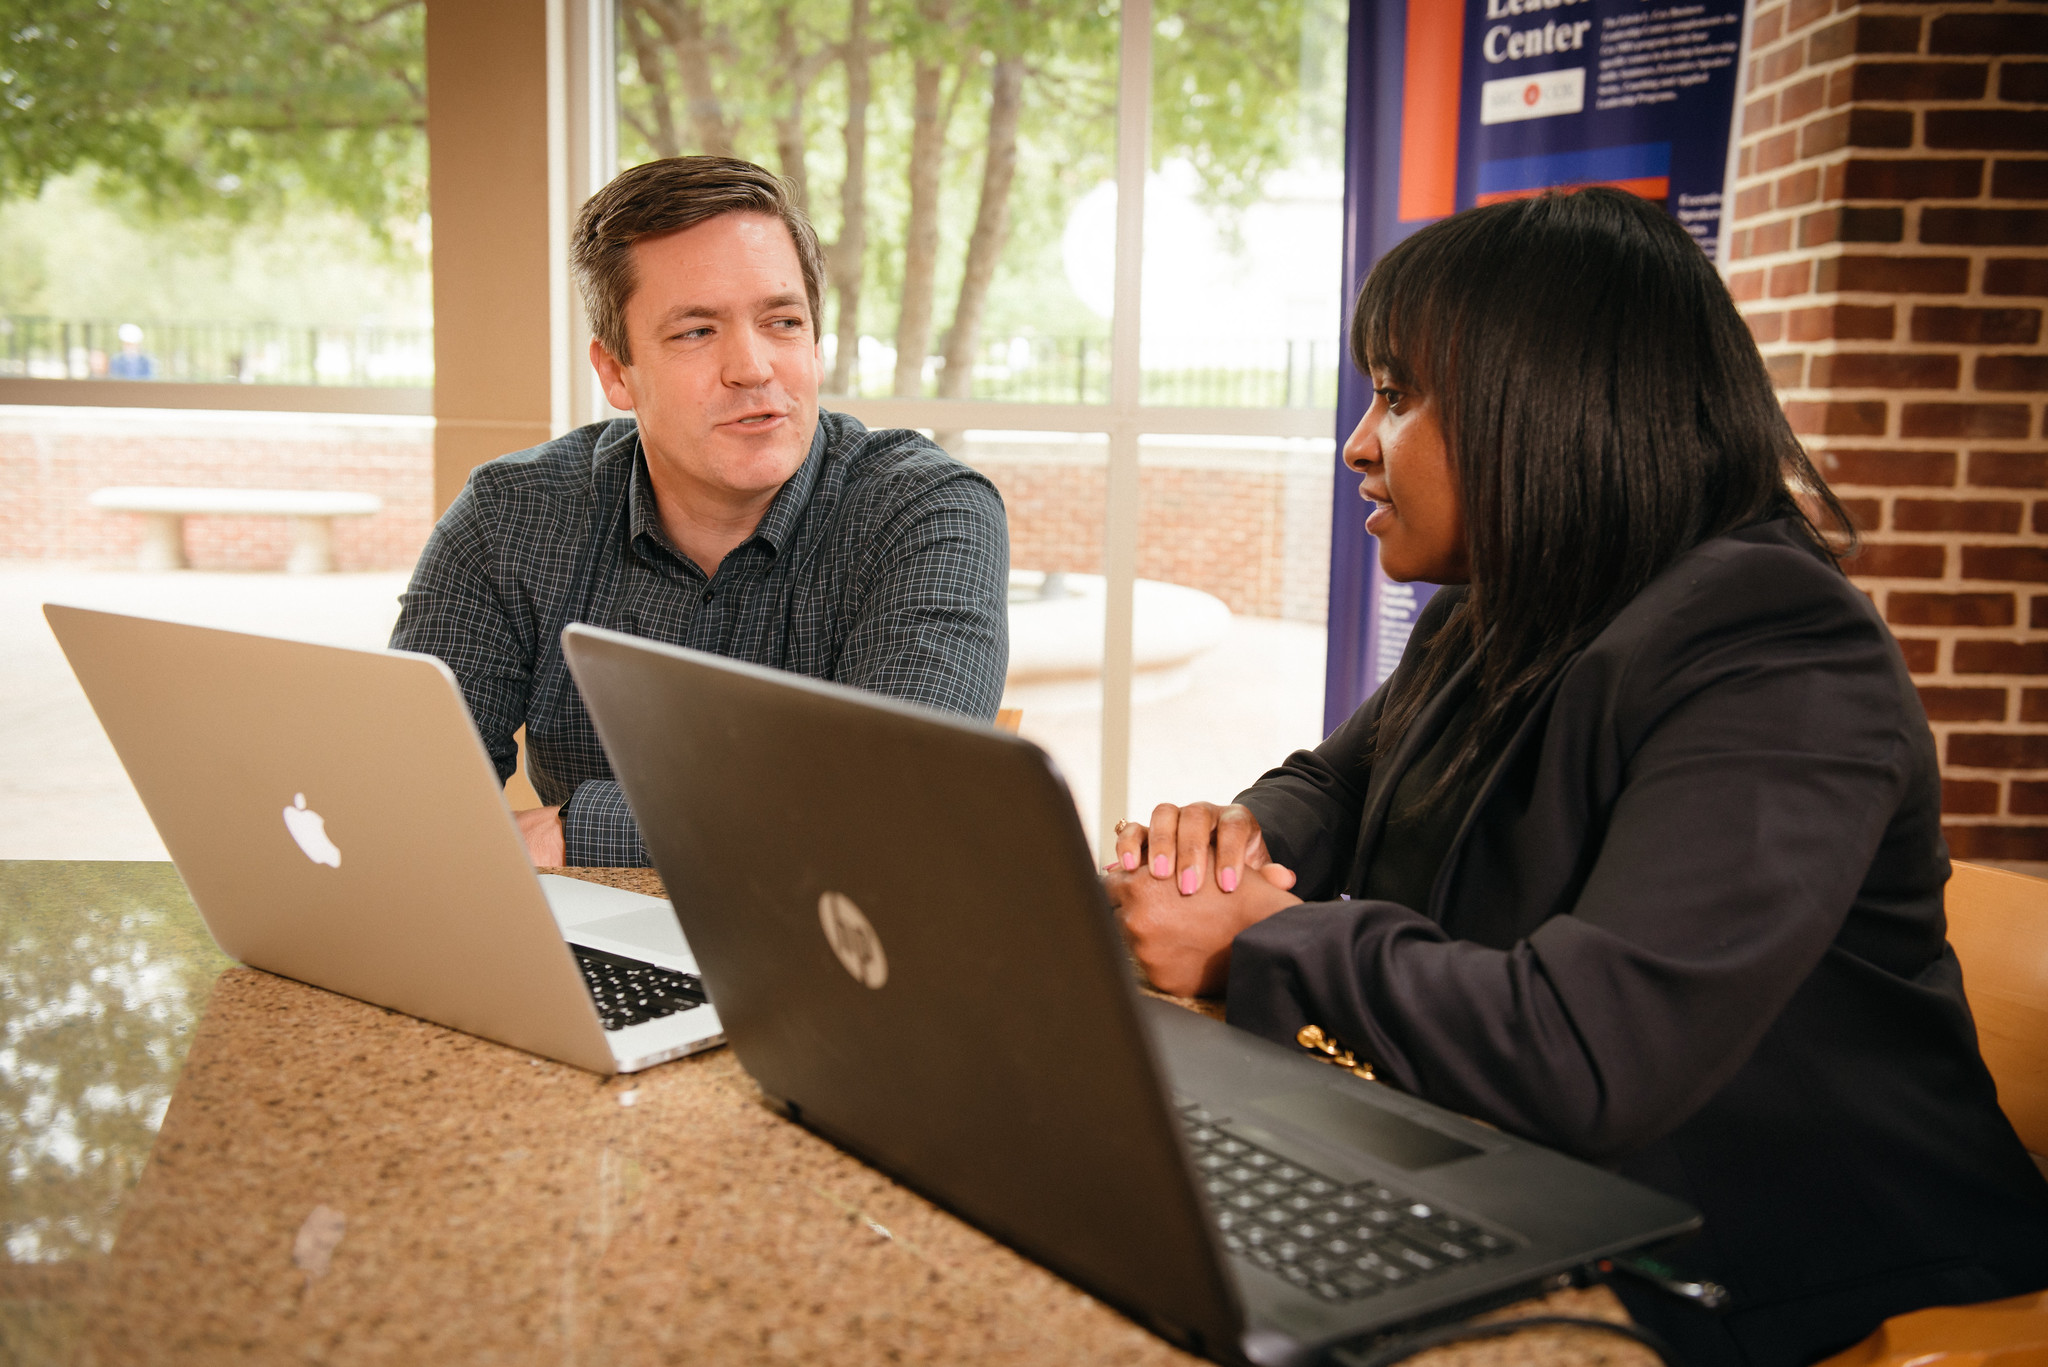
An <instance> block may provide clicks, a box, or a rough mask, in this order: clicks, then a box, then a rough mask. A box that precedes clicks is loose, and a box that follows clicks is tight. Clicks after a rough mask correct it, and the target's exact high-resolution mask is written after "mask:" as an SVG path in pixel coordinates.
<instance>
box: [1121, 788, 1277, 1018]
mask: <svg viewBox="0 0 2048 1367" xmlns="http://www.w3.org/2000/svg"><path fill="white" fill-rule="evenodd" d="M1104 882H1105V883H1106V885H1107V886H1108V889H1109V896H1110V900H1111V901H1112V902H1114V903H1115V904H1116V908H1117V921H1118V924H1120V925H1121V926H1122V928H1123V933H1124V939H1125V941H1126V942H1127V943H1128V944H1129V945H1130V947H1131V954H1132V956H1133V957H1135V958H1136V959H1137V961H1138V965H1139V967H1141V968H1143V969H1144V970H1145V976H1146V978H1147V979H1149V980H1150V982H1151V983H1152V985H1153V986H1154V987H1156V988H1158V989H1159V990H1160V991H1162V992H1171V993H1174V994H1175V995H1177V996H1183V997H1203V996H1215V995H1217V994H1219V993H1221V992H1222V990H1223V983H1224V979H1225V977H1226V976H1227V975H1228V973H1229V970H1230V942H1231V941H1232V940H1234V939H1236V938H1237V935H1238V932H1240V931H1242V930H1244V929H1245V928H1246V927H1247V926H1253V925H1257V924H1258V923H1259V922H1260V921H1263V920H1265V919H1266V918H1267V917H1268V916H1271V915H1272V914H1273V913H1274V912H1276V911H1279V910H1281V909H1282V908H1284V907H1290V906H1294V905H1295V904H1297V903H1299V902H1300V901H1301V899H1300V898H1299V897H1296V896H1295V895H1294V893H1293V892H1292V891H1290V889H1292V888H1293V887H1294V871H1293V870H1292V869H1289V868H1287V867H1286V866H1284V865H1281V864H1276V863H1274V862H1273V860H1272V856H1271V855H1270V854H1268V853H1267V850H1266V840H1265V836H1264V834H1263V833H1262V832H1261V831H1260V829H1259V819H1258V818H1257V817H1255V816H1253V815H1252V814H1251V812H1250V810H1249V809H1247V808H1245V807H1243V806H1240V805H1238V804H1236V803H1232V804H1231V805H1229V806H1227V807H1219V806H1217V805H1216V804H1215V803H1213V802H1195V803H1190V804H1189V805H1187V806H1185V807H1176V806H1173V805H1172V804H1171V803H1161V804H1160V805H1159V806H1157V807H1155V808H1153V810H1152V821H1151V824H1150V825H1146V824H1144V823H1142V822H1137V821H1120V822H1118V823H1117V830H1116V858H1115V859H1114V860H1112V861H1111V862H1110V864H1109V866H1108V870H1107V873H1106V874H1105V877H1104Z"/></svg>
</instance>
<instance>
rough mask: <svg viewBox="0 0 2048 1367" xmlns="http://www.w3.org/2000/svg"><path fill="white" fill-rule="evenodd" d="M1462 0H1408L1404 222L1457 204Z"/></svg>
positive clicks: (1450, 209) (1438, 214)
mask: <svg viewBox="0 0 2048 1367" xmlns="http://www.w3.org/2000/svg"><path fill="white" fill-rule="evenodd" d="M1464 48H1465V0H1408V47H1407V51H1406V53H1405V54H1404V57H1403V62H1402V67H1401V193H1400V209H1399V213H1400V217H1401V221H1402V222H1404V223H1407V222H1412V221H1413V220H1415V219H1418V218H1442V217H1444V216H1445V215H1446V214H1449V213H1453V212H1455V211H1456V209H1457V207H1458V203H1457V195H1458V94H1459V91H1458V83H1459V74H1460V72H1461V71H1462V69H1463V66H1464V58H1465V52H1464Z"/></svg>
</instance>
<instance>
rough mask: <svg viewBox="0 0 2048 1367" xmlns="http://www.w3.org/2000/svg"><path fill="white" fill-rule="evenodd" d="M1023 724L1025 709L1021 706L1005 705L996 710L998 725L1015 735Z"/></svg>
mask: <svg viewBox="0 0 2048 1367" xmlns="http://www.w3.org/2000/svg"><path fill="white" fill-rule="evenodd" d="M1023 724H1024V709H1023V708H1021V707H1004V708H1000V709H998V710H997V712H996V726H997V727H998V728H999V729H1001V730H1004V731H1008V732H1009V733H1010V734H1011V735H1013V736H1014V735H1015V734H1017V728H1018V727H1020V726H1022V725H1023Z"/></svg>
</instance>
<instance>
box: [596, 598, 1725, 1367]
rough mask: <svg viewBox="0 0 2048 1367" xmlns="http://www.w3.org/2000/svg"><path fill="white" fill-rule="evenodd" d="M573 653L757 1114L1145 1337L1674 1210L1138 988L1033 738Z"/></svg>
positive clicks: (1398, 1314) (1437, 1297)
mask: <svg viewBox="0 0 2048 1367" xmlns="http://www.w3.org/2000/svg"><path fill="white" fill-rule="evenodd" d="M564 648H565V650H566V652H567V654H568V659H569V664H570V668H571V669H572V670H573V672H574V674H575V676H576V682H577V685H578V687H579V688H580V689H581V691H582V694H583V698H584V701H585V703H586V704H587V705H588V706H589V708H590V712H591V715H592V717H593V718H595V720H596V723H597V729H598V733H599V735H600V737H601V738H602V739H603V741H604V744H605V748H606V750H607V751H608V752H609V753H610V754H611V756H612V759H613V767H614V769H615V770H616V772H617V773H618V776H619V779H620V782H621V783H622V784H623V785H624V787H625V791H626V797H627V800H628V801H629V802H630V803H631V804H632V807H633V810H634V812H635V814H636V815H637V816H638V818H639V821H640V828H641V833H642V836H643V838H644V839H645V840H646V842H647V846H648V849H649V850H650V851H651V852H652V854H653V856H654V861H655V865H656V867H658V868H659V869H660V870H661V872H662V875H663V877H664V879H665V880H666V881H667V884H668V887H669V890H670V891H671V893H672V894H673V895H674V896H675V900H676V910H677V913H678V915H679V916H680V918H681V920H682V923H683V927H684V929H685V930H686V931H687V932H688V934H689V937H690V943H691V944H692V945H693V946H695V948H696V950H697V953H698V956H699V958H700V959H701V961H702V963H703V965H704V976H705V981H706V983H707V984H708V985H709V987H710V989H711V992H712V994H713V995H714V996H715V997H716V998H717V1001H718V1004H719V1010H720V1012H721V1014H722V1016H723V1019H724V1021H725V1026H726V1030H727V1032H728V1033H729V1035H730V1036H731V1040H732V1046H733V1049H734V1050H735V1051H736V1053H737V1054H738V1056H739V1060H740V1062H741V1063H742V1064H743V1065H744V1066H745V1067H746V1069H747V1071H748V1072H749V1073H751V1074H752V1075H753V1077H754V1079H755V1081H757V1082H758V1083H759V1084H760V1085H761V1088H762V1090H763V1091H765V1092H766V1093H767V1094H768V1096H769V1098H770V1099H771V1101H772V1102H773V1103H774V1104H775V1105H777V1106H778V1107H779V1108H780V1109H781V1110H782V1111H783V1112H784V1113H785V1114H787V1115H789V1116H791V1117H792V1118H794V1119H796V1120H799V1121H800V1122H802V1123H803V1124H805V1125H807V1126H809V1127H811V1128H813V1129H815V1130H817V1131H818V1132H819V1133H821V1134H823V1135H824V1136H826V1137H827V1138H829V1139H831V1140H833V1141H834V1142H836V1143H838V1144H840V1145H841V1146H842V1147H844V1148H847V1149H849V1150H851V1151H852V1152H854V1153H856V1154H858V1155H859V1156H861V1157H862V1158H864V1159H866V1160H867V1161H869V1162H871V1163H873V1164H874V1165H875V1166H877V1167H879V1168H882V1169H885V1170H886V1171H888V1172H890V1173H893V1174H894V1175H895V1176H897V1177H898V1178H900V1179H902V1180H903V1181H905V1182H907V1183H908V1184H910V1185H912V1186H915V1187H917V1188H919V1189H920V1190H922V1191H924V1192H926V1193H927V1194H928V1195H930V1196H931V1197H933V1198H934V1199H935V1200H937V1201H938V1202H940V1203H941V1204H943V1205H945V1206H947V1207H949V1208H951V1209H952V1210H954V1211H956V1212H958V1213H959V1214H960V1215H962V1216H964V1217H965V1218H967V1219H969V1220H971V1221H973V1222H974V1223H976V1224H978V1225H980V1226H981V1227H982V1228H984V1229H986V1230H988V1231H989V1232H990V1233H991V1234H994V1235H995V1236H996V1237H998V1238H1000V1239H1002V1240H1004V1241H1005V1242H1007V1243H1010V1244H1012V1245H1014V1246H1015V1247H1017V1248H1018V1249H1020V1250H1022V1251H1023V1252H1025V1253H1027V1254H1029V1255H1030V1256H1031V1257H1033V1258H1036V1259H1037V1260H1039V1261H1040V1262H1042V1263H1045V1264H1046V1265H1047V1266H1049V1267H1051V1268H1053V1269H1054V1270H1055V1271H1057V1272H1060V1273H1061V1274H1063V1275H1065V1276H1066V1277H1068V1278H1070V1279H1071V1280H1073V1281H1075V1282H1077V1283H1079V1284H1080V1285H1082V1286H1084V1287H1086V1288H1087V1289H1088V1290H1090V1291H1092V1292H1094V1293H1095V1294H1096V1295H1098V1296H1100V1297H1102V1298H1103V1299H1104V1300H1106V1301H1108V1302H1110V1303H1112V1304H1114V1305H1117V1306H1119V1307H1121V1308H1122V1309H1124V1310H1125V1311H1126V1312H1127V1313H1129V1314H1131V1315H1132V1316H1134V1317H1135V1318H1137V1319H1139V1320H1140V1321H1141V1322H1143V1323H1145V1324H1147V1325H1150V1326H1151V1327H1152V1328H1154V1329H1155V1330H1157V1331H1158V1332H1159V1333H1160V1334H1162V1335H1164V1336H1166V1337H1168V1338H1170V1339H1172V1340H1174V1341H1176V1342H1178V1343H1182V1344H1185V1345H1188V1346H1190V1347H1193V1348H1195V1349H1197V1350H1199V1351H1202V1352H1205V1353H1207V1354H1209V1355H1211V1356H1213V1357H1216V1358H1218V1359H1219V1360H1223V1361H1231V1362H1237V1361H1245V1360H1249V1361H1252V1362H1256V1363H1296V1362H1303V1361H1307V1360H1310V1359H1312V1358H1315V1357H1317V1356H1318V1355H1320V1354H1323V1353H1325V1352H1328V1351H1331V1350H1335V1349H1340V1347H1341V1346H1342V1345H1346V1344H1356V1343H1358V1342H1359V1341H1361V1339H1362V1338H1364V1337H1367V1336H1370V1335H1373V1334H1376V1333H1379V1332H1382V1331H1385V1330H1387V1329H1389V1328H1393V1327H1397V1326H1401V1327H1405V1326H1412V1325H1415V1324H1418V1323H1426V1322H1428V1321H1430V1320H1431V1319H1433V1318H1438V1317H1445V1316H1452V1315H1462V1314H1466V1313H1470V1312H1471V1311H1472V1310H1474V1309H1477V1308H1480V1307H1483V1306H1485V1305H1487V1304H1489V1303H1498V1302H1502V1301H1505V1300H1509V1299H1514V1298H1518V1297H1520V1296H1522V1295H1526V1294H1528V1293H1529V1292H1530V1291H1532V1290H1534V1289H1536V1288H1539V1287H1542V1286H1544V1285H1546V1284H1548V1283H1549V1281H1550V1279H1553V1278H1556V1277H1558V1276H1560V1275H1570V1274H1571V1273H1573V1272H1574V1271H1575V1270H1576V1269H1578V1268H1581V1267H1582V1266H1584V1265H1587V1264H1590V1263H1593V1262H1595V1261H1596V1260H1598V1259H1602V1258H1606V1257H1610V1256H1612V1255H1616V1254H1620V1253H1623V1252H1625V1251H1627V1250H1630V1249H1634V1248H1638V1247H1641V1246H1643V1245H1646V1244H1650V1243H1653V1242H1656V1241H1660V1240H1662V1239H1665V1238H1668V1237H1670V1236H1674V1235H1677V1234H1680V1233H1683V1232H1685V1231H1687V1230H1690V1229H1692V1228H1693V1227H1694V1226H1696V1225H1697V1224H1698V1220H1699V1217H1698V1215H1697V1214H1696V1213H1695V1212H1694V1211H1692V1210H1691V1209H1690V1208H1688V1207H1687V1206H1685V1205H1683V1204H1681V1203H1680V1202H1677V1201H1674V1200H1672V1199H1670V1198H1668V1197H1666V1196H1663V1195H1661V1194H1659V1193H1657V1192H1654V1191H1650V1190H1648V1189H1646V1188H1644V1187H1641V1186H1638V1185H1636V1184H1634V1183H1631V1182H1628V1181H1624V1180H1623V1179H1621V1178H1619V1177H1616V1176H1615V1175H1613V1174H1612V1173H1608V1172H1605V1171H1603V1170H1601V1169H1599V1168H1595V1167H1592V1166H1590V1165H1588V1164H1585V1163H1581V1162H1578V1161H1576V1160H1574V1159H1571V1158H1567V1157H1565V1156H1564V1155H1562V1154H1558V1153H1555V1152H1552V1151H1550V1150H1548V1149H1545V1148H1542V1147H1540V1146H1538V1145H1535V1144H1531V1143H1528V1142H1526V1141H1523V1140H1520V1139H1517V1138H1515V1137H1513V1136H1511V1135H1507V1134H1503V1133H1501V1132H1500V1131H1498V1130H1495V1129H1492V1128H1489V1127H1487V1126H1484V1125H1480V1124H1477V1123H1475V1122H1473V1121H1470V1120H1466V1119H1463V1118H1462V1117H1459V1116H1457V1115H1454V1114H1452V1113H1450V1112H1448V1111H1445V1110H1442V1109H1440V1108H1438V1107H1435V1106H1432V1105H1429V1104H1428V1103H1426V1102H1424V1101H1421V1100H1419V1099H1417V1098H1415V1097H1411V1096H1408V1095H1405V1094H1403V1093H1401V1092H1398V1091H1396V1090H1394V1089H1393V1088H1391V1087H1386V1086H1381V1085H1378V1084H1375V1083H1369V1082H1364V1081H1360V1080H1359V1079H1357V1078H1354V1077H1352V1076H1350V1075H1349V1073H1348V1072H1346V1071H1344V1070H1342V1069H1338V1068H1332V1067H1329V1066H1327V1065H1325V1064H1323V1063H1321V1062H1318V1061H1313V1060H1312V1059H1310V1058H1309V1057H1307V1056H1305V1055H1304V1054H1303V1053H1302V1052H1301V1051H1299V1050H1294V1049H1288V1048H1283V1047H1281V1046H1279V1045H1276V1044H1273V1043H1271V1042H1269V1041H1267V1040H1264V1039H1261V1038H1258V1037H1256V1036H1254V1035H1251V1034H1248V1033H1246V1032H1244V1031H1242V1030H1235V1029H1232V1028H1230V1027H1229V1026H1226V1025H1223V1024H1221V1023H1219V1022H1216V1021H1213V1020H1210V1019H1208V1018H1206V1017H1203V1016H1198V1015H1195V1014H1194V1013H1192V1012H1189V1011H1185V1010H1183V1009H1181V1008H1180V1007H1178V1006H1174V1005H1170V1004H1168V1003H1165V1002H1161V1001H1157V1000H1150V999H1145V998H1142V997H1141V996H1140V994H1139V993H1138V991H1137V989H1136V986H1135V984H1134V981H1133V973H1132V969H1131V964H1130V960H1129V958H1128V956H1127V955H1126V953H1125V950H1124V947H1123V944H1122V942H1121V940H1120V938H1119V936H1118V933H1117V930H1116V926H1115V922H1114V919H1113V917H1112V915H1111V911H1110V907H1109V904H1108V900H1107V898H1106V897H1105V895H1104V893H1103V891H1102V887H1101V884H1100V883H1099V882H1098V881H1097V878H1096V874H1095V869H1094V864H1093V861H1092V859H1091V858H1090V856H1089V851H1088V845H1087V842H1086V840H1085V839H1084V838H1083V836H1082V833H1081V825H1080V821H1079V820H1078V818H1077V817H1076V815H1075V811H1074V806H1073V802H1072V800H1071V798H1070V797H1069V795H1068V793H1067V790H1066V786H1065V785H1064V784H1063V783H1062V782H1061V780H1060V778H1059V776H1058V774H1057V773H1056V772H1055V771H1054V770H1053V768H1052V765H1051V762H1050V761H1049V760H1048V759H1047V758H1046V756H1045V754H1044V752H1042V751H1040V750H1039V749H1038V748H1037V747H1036V746H1034V745H1032V744H1031V743H1030V742H1028V741H1024V740H1020V739H1018V738H1016V737H1013V736H1009V735H1006V734H1003V733H1000V732H998V731H995V730H993V729H991V728H989V727H986V726H981V725H976V724H972V723H968V722H965V721H962V720H961V719H958V718H951V717H945V716H942V715H940V714H938V713H935V712H928V711H925V710H923V709H920V708H914V707H910V706H907V705H904V704H901V703H896V702H891V701H888V700H886V699H880V698H876V697H874V696H872V695H869V694H864V693H857V692H854V691H853V690H850V689H845V688H840V687H837V686H834V685H831V684H825V683H819V682H816V681H813V680H808V679H801V678H797V677H794V676H792V675H788V674H783V673H777V672H774V671H770V670H765V669H759V668H755V667H753V666H750V665H743V664H737V663H735V662H733V661H730V660H723V659H719V658H717V657H715V656H710V655H705V654H702V653H699V652H695V651H688V650H682V649H678V648H676V647H671V646H661V645H656V644H653V643H650V642H646V641H642V640H638V639H635V638H633V637H628V636H621V635H619V634H617V633H615V632H607V631H600V630H597V629H594V628H589V627H582V626H572V627H571V628H569V630H568V631H567V633H565V635H564ZM1339 1355H1340V1356H1341V1355H1342V1353H1341V1351H1340V1353H1339Z"/></svg>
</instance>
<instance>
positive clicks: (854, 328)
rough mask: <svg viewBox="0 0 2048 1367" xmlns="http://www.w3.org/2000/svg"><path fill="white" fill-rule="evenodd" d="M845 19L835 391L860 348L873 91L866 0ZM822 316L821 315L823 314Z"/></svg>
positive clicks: (848, 377) (855, 2) (849, 377)
mask: <svg viewBox="0 0 2048 1367" xmlns="http://www.w3.org/2000/svg"><path fill="white" fill-rule="evenodd" d="M851 8H852V13H851V16H850V17H849V18H848V20H847V24H846V49H845V62H846V179H845V180H843V181H841V182H840V183H839V240H838V241H837V242H835V243H833V244H832V252H831V262H832V277H833V283H834V284H835V285H836V286H837V287H838V290H839V322H838V328H837V335H838V350H837V351H836V352H834V353H833V357H832V383H831V386H830V388H831V392H832V393H834V394H847V393H851V392H852V389H851V385H852V382H853V367H854V363H855V361H856V360H858V359H859V352H860V285H861V274H862V272H863V271H864V270H865V268H866V266H867V255H868V101H869V100H870V99H871V98H872V97H873V86H872V83H871V75H872V73H871V70H870V66H869V63H870V54H869V51H868V0H852V4H851ZM820 321H821V322H822V320H820Z"/></svg>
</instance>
